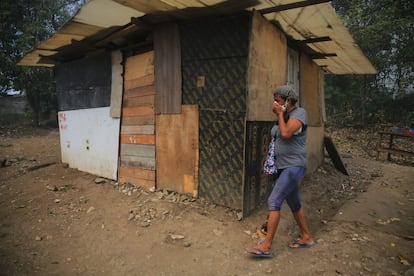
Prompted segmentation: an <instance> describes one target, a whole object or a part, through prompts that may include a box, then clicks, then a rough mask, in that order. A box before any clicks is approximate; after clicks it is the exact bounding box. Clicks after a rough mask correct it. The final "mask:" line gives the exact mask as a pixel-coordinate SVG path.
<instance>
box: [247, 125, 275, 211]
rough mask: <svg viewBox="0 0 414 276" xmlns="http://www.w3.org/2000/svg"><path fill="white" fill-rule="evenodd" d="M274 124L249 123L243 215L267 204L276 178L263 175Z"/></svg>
mask: <svg viewBox="0 0 414 276" xmlns="http://www.w3.org/2000/svg"><path fill="white" fill-rule="evenodd" d="M273 125H274V122H247V125H246V158H245V162H246V163H245V174H246V177H245V184H244V193H243V195H244V198H243V215H244V216H247V215H249V214H250V213H251V212H252V211H253V210H254V209H256V208H257V207H259V206H261V205H262V204H264V203H266V202H267V198H268V196H269V194H270V192H271V189H272V187H273V184H274V182H275V178H273V177H268V176H266V175H264V173H263V163H264V160H265V158H266V155H267V150H268V146H269V142H270V130H271V129H272V127H273Z"/></svg>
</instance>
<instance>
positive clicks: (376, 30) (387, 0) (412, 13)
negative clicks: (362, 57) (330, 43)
mask: <svg viewBox="0 0 414 276" xmlns="http://www.w3.org/2000/svg"><path fill="white" fill-rule="evenodd" d="M332 4H333V5H334V7H335V9H336V11H337V12H338V14H339V15H340V16H341V17H342V20H343V21H344V22H345V25H346V27H347V28H348V29H349V31H350V32H351V34H352V36H353V37H354V39H355V40H356V42H357V44H358V45H359V46H360V47H361V49H362V50H363V52H364V53H365V54H366V56H367V57H368V59H369V60H370V61H371V62H372V63H373V64H374V66H375V67H376V68H377V70H378V74H377V75H375V76H327V78H326V84H325V85H326V87H325V94H326V106H327V115H328V117H329V118H330V119H331V120H332V121H334V122H336V123H339V124H342V125H361V126H366V125H368V124H372V123H378V122H380V123H389V122H392V123H399V124H402V123H403V122H404V119H405V116H406V114H407V113H408V112H410V111H413V110H414V107H413V106H412V105H413V104H411V105H410V104H402V103H406V102H407V98H409V95H410V93H412V92H413V89H414V87H413V83H414V70H413V62H414V49H413V47H411V46H412V45H414V1H411V0H397V1H395V0H351V1H349V0H335V1H333V2H332ZM408 102H409V101H408ZM411 102H412V101H411Z"/></svg>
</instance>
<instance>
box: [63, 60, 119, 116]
mask: <svg viewBox="0 0 414 276" xmlns="http://www.w3.org/2000/svg"><path fill="white" fill-rule="evenodd" d="M111 64H112V62H111V54H110V53H106V54H102V55H99V56H96V57H93V58H87V59H81V60H76V61H72V62H68V63H64V64H61V65H58V66H56V69H55V74H56V93H57V101H58V110H59V111H66V110H76V109H86V108H96V107H106V106H109V105H110V101H111V75H112V69H111Z"/></svg>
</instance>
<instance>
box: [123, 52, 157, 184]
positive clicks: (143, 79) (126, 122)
mask: <svg viewBox="0 0 414 276" xmlns="http://www.w3.org/2000/svg"><path fill="white" fill-rule="evenodd" d="M154 82H155V77H154V51H150V52H146V53H144V54H140V55H136V56H132V57H129V58H128V59H127V60H126V63H125V74H124V95H123V100H122V106H123V107H122V119H121V139H120V143H121V145H120V167H119V177H118V179H119V181H120V182H121V183H125V182H128V183H131V184H133V185H138V186H142V187H155V165H156V164H155V109H154V102H155V85H154Z"/></svg>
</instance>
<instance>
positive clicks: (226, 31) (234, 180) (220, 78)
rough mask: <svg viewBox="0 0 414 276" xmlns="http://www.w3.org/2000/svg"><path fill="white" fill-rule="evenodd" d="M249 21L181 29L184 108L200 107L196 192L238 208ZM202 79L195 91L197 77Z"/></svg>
mask: <svg viewBox="0 0 414 276" xmlns="http://www.w3.org/2000/svg"><path fill="white" fill-rule="evenodd" d="M249 24H250V17H249V16H247V15H239V16H232V17H226V18H216V19H209V20H203V21H201V22H198V23H197V22H195V23H194V22H192V23H191V25H183V26H181V29H180V32H181V37H182V41H181V46H182V48H181V49H182V58H183V61H182V71H183V104H198V105H199V107H200V115H199V116H200V118H199V120H200V133H199V135H200V167H199V168H200V169H199V194H200V196H202V197H205V198H207V199H209V200H211V201H213V202H215V203H217V204H221V205H225V206H228V207H233V208H238V209H241V208H242V187H243V183H242V182H243V164H244V162H243V150H244V127H245V117H246V70H247V55H248V35H249ZM200 76H203V77H204V78H205V85H204V87H197V78H198V77H200Z"/></svg>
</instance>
